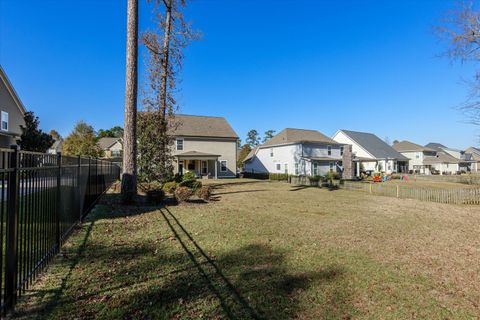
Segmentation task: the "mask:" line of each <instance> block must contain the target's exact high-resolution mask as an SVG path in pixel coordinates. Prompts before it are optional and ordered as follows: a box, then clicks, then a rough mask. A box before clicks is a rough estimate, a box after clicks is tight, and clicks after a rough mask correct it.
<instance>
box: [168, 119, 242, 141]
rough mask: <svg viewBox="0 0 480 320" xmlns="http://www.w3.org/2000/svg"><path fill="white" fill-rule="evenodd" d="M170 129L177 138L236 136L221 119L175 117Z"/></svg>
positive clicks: (235, 137) (225, 121) (234, 137)
mask: <svg viewBox="0 0 480 320" xmlns="http://www.w3.org/2000/svg"><path fill="white" fill-rule="evenodd" d="M172 127H173V128H175V129H174V130H175V131H174V134H175V135H177V136H189V137H217V138H233V139H237V138H238V136H237V134H236V133H235V131H234V130H233V129H232V127H231V126H230V124H229V123H228V122H227V120H226V119H225V118H223V117H209V116H193V115H186V114H177V115H175V117H174V119H173V122H172Z"/></svg>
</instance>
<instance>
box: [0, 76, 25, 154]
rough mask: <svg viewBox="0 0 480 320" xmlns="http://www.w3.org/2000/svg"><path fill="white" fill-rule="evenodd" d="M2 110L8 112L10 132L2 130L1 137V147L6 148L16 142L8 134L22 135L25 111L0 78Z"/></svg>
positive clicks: (0, 109) (0, 107)
mask: <svg viewBox="0 0 480 320" xmlns="http://www.w3.org/2000/svg"><path fill="white" fill-rule="evenodd" d="M0 111H4V112H7V113H8V132H5V131H2V130H0V134H1V135H2V137H1V138H0V147H2V148H6V147H10V145H12V144H15V143H16V141H15V138H14V137H10V136H7V135H16V136H20V135H21V134H22V130H21V128H20V126H24V125H25V120H24V117H23V113H22V112H21V111H20V109H19V107H18V105H17V104H16V103H15V100H14V99H13V97H12V95H11V94H10V92H9V91H8V88H7V86H6V85H5V83H4V82H3V81H2V80H1V79H0Z"/></svg>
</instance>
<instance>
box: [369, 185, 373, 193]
mask: <svg viewBox="0 0 480 320" xmlns="http://www.w3.org/2000/svg"><path fill="white" fill-rule="evenodd" d="M369 186H370V194H371V193H372V184H371V183H370V184H369Z"/></svg>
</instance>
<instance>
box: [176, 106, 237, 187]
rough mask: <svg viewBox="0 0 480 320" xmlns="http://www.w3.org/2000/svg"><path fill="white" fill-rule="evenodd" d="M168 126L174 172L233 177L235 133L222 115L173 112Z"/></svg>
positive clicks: (235, 148) (235, 165)
mask: <svg viewBox="0 0 480 320" xmlns="http://www.w3.org/2000/svg"><path fill="white" fill-rule="evenodd" d="M171 127H172V128H173V129H172V130H173V131H172V133H171V134H172V135H173V136H174V137H175V144H174V150H173V156H174V157H175V160H174V161H175V163H174V172H175V173H180V174H183V173H185V172H188V171H190V172H194V173H195V174H196V175H197V176H201V177H210V178H228V177H230V178H232V177H236V175H237V141H238V136H237V134H236V133H235V131H234V130H233V129H232V127H231V126H230V124H229V123H228V122H227V120H226V119H225V118H222V117H209V116H193V115H184V114H177V115H175V117H174V119H173V122H172V125H171Z"/></svg>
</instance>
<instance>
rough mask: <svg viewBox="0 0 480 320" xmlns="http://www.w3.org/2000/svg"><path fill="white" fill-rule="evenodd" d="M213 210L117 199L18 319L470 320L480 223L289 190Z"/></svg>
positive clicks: (260, 188)
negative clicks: (127, 202)
mask: <svg viewBox="0 0 480 320" xmlns="http://www.w3.org/2000/svg"><path fill="white" fill-rule="evenodd" d="M213 184H214V185H215V197H214V201H211V202H210V203H207V204H202V203H190V204H181V205H178V206H172V207H167V208H154V207H140V206H138V207H133V206H132V207H122V206H119V205H118V204H117V203H118V202H117V200H118V196H117V195H115V194H109V195H107V196H105V197H104V200H103V201H102V203H101V204H100V205H98V206H97V207H96V208H95V209H94V211H93V212H92V214H91V215H90V216H89V217H88V220H87V221H86V222H85V223H84V224H83V226H82V227H81V228H79V230H77V232H76V233H75V234H74V235H73V236H72V238H71V239H70V240H69V241H68V243H67V244H66V245H65V247H64V250H63V253H62V254H61V255H60V256H58V257H57V258H56V259H55V260H54V263H53V264H52V265H51V267H50V268H49V269H48V270H47V272H45V273H44V274H43V276H42V277H41V278H40V279H39V281H37V283H36V284H35V285H34V286H33V287H32V288H31V289H30V290H29V291H28V292H27V295H26V296H25V297H23V298H22V299H21V300H20V303H19V304H18V308H17V313H16V314H15V317H16V318H20V319H22V318H23V319H30V318H41V319H43V318H47V319H93V318H96V319H201V318H203V319H292V318H297V319H350V318H351V319H372V318H373V319H375V318H381V319H412V318H420V319H471V318H475V317H478V316H480V305H479V301H480V263H479V262H480V250H479V248H480V236H479V234H480V229H479V225H480V210H479V209H478V208H476V207H463V206H452V205H442V204H435V203H429V202H420V201H415V200H402V199H396V198H387V197H376V196H371V195H366V194H364V193H360V192H350V191H344V190H337V191H328V190H324V189H317V188H306V187H292V186H290V185H288V184H286V183H281V182H268V181H252V180H229V181H220V182H218V181H217V182H213Z"/></svg>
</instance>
